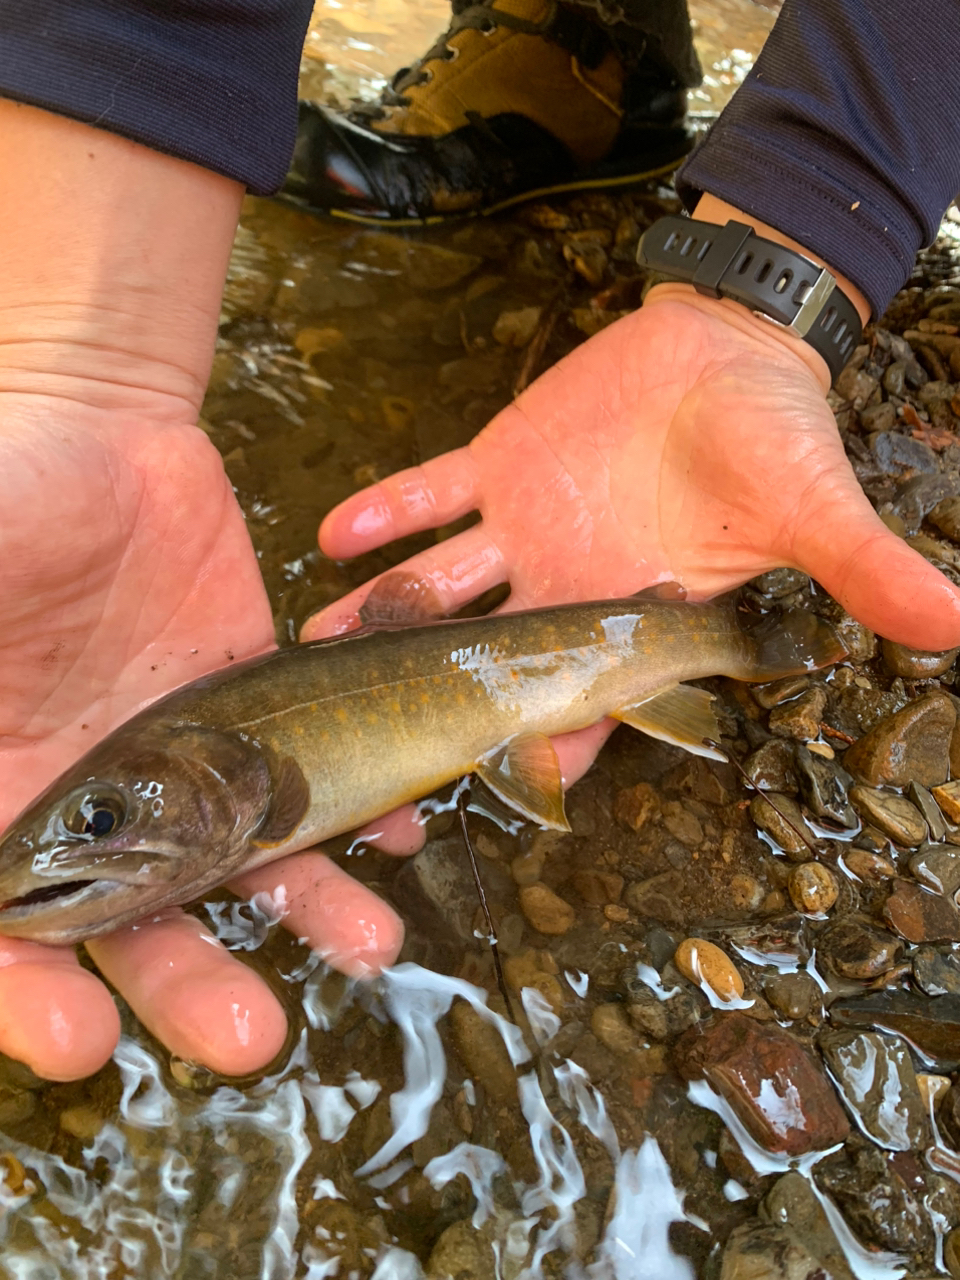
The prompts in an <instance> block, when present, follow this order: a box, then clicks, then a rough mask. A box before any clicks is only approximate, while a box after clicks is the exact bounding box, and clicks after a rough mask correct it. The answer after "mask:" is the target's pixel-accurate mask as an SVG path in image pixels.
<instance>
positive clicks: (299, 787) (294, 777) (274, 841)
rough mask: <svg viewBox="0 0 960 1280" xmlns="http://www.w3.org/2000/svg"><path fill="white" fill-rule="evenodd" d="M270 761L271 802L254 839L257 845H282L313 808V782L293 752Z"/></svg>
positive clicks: (264, 846)
mask: <svg viewBox="0 0 960 1280" xmlns="http://www.w3.org/2000/svg"><path fill="white" fill-rule="evenodd" d="M269 764H270V804H269V806H268V808H267V812H266V814H265V816H264V819H263V821H262V822H261V823H260V826H259V827H257V830H256V833H255V835H254V839H253V843H254V845H256V847H257V848H258V849H269V848H270V847H271V846H272V845H281V844H283V842H284V841H285V840H286V839H288V837H290V836H291V835H293V833H294V831H296V829H297V827H299V825H300V823H301V822H302V821H303V819H304V818H305V817H306V814H307V810H308V809H309V808H310V784H309V783H308V782H307V780H306V778H305V777H304V774H303V770H302V769H301V768H300V766H299V765H298V764H297V762H296V760H293V759H292V758H291V757H290V756H274V757H273V758H272V759H270V761H269Z"/></svg>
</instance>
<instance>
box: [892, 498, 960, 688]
mask: <svg viewBox="0 0 960 1280" xmlns="http://www.w3.org/2000/svg"><path fill="white" fill-rule="evenodd" d="M951 501H953V502H960V499H956V498H953V499H951ZM881 648H882V650H883V661H884V664H885V665H886V668H887V670H888V671H889V672H890V673H891V674H892V675H895V676H903V677H904V679H905V680H934V679H936V677H937V676H942V675H943V673H944V672H945V671H949V670H950V668H951V667H952V666H953V664H954V662H955V661H956V658H957V654H958V653H960V649H945V650H943V651H942V652H939V653H927V652H924V651H923V650H921V649H908V648H906V646H904V645H902V644H895V643H894V642H893V641H892V640H884V641H882V642H881Z"/></svg>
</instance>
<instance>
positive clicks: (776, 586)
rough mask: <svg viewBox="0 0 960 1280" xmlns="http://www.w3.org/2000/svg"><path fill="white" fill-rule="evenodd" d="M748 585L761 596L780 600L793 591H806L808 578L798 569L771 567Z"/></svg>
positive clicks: (808, 583)
mask: <svg viewBox="0 0 960 1280" xmlns="http://www.w3.org/2000/svg"><path fill="white" fill-rule="evenodd" d="M750 585H751V586H752V587H753V588H754V590H756V591H759V592H760V594H761V595H763V596H770V597H772V598H773V599H774V600H782V599H783V597H784V596H791V595H793V593H794V592H795V591H806V590H807V589H808V587H809V586H810V579H809V578H808V577H807V575H806V574H805V573H801V572H800V570H799V569H771V570H770V571H769V572H768V573H762V574H761V575H760V577H759V578H754V579H753V581H752V582H751V584H750Z"/></svg>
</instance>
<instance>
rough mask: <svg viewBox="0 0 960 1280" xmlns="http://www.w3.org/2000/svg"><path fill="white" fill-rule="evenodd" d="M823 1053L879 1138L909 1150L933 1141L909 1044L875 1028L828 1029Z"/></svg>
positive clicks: (891, 1148)
mask: <svg viewBox="0 0 960 1280" xmlns="http://www.w3.org/2000/svg"><path fill="white" fill-rule="evenodd" d="M820 1051H821V1053H822V1054H823V1056H824V1058H825V1059H826V1062H827V1066H828V1067H829V1068H830V1071H831V1073H832V1074H833V1077H834V1079H835V1080H836V1081H837V1083H838V1084H839V1086H840V1089H841V1091H842V1092H843V1095H844V1097H845V1098H846V1100H847V1104H848V1106H849V1107H850V1108H851V1110H852V1111H853V1112H854V1114H855V1115H856V1116H857V1118H858V1120H859V1122H860V1124H861V1125H862V1127H863V1129H864V1130H865V1131H866V1132H867V1133H868V1134H869V1135H870V1137H871V1138H873V1140H874V1142H876V1143H878V1144H879V1145H880V1146H881V1147H886V1148H887V1150H889V1151H909V1150H911V1149H913V1148H915V1147H919V1146H922V1145H923V1144H924V1143H925V1142H928V1141H929V1138H930V1133H929V1127H928V1125H927V1113H926V1108H925V1106H924V1103H923V1099H922V1098H921V1096H920V1090H919V1088H918V1087H917V1078H916V1074H915V1072H914V1069H913V1063H912V1061H911V1060H910V1054H909V1052H908V1050H907V1046H906V1044H905V1043H904V1042H903V1041H902V1040H901V1039H899V1037H897V1036H889V1035H886V1036H883V1035H879V1034H878V1033H877V1032H875V1031H861V1032H857V1031H829V1032H826V1033H825V1034H824V1035H822V1036H821V1037H820Z"/></svg>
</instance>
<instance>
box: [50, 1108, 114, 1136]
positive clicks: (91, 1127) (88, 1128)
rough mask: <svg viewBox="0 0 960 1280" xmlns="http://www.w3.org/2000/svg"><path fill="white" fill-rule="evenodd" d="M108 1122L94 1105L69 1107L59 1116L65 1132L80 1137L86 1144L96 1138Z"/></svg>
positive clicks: (61, 1126)
mask: <svg viewBox="0 0 960 1280" xmlns="http://www.w3.org/2000/svg"><path fill="white" fill-rule="evenodd" d="M106 1122H107V1121H106V1117H104V1116H102V1115H100V1114H99V1113H98V1112H97V1111H95V1110H94V1109H93V1107H67V1108H65V1109H64V1110H63V1111H61V1112H60V1117H59V1123H60V1128H61V1129H62V1130H63V1132H64V1133H69V1134H71V1135H72V1136H73V1137H74V1138H79V1140H80V1141H81V1142H83V1143H85V1144H86V1143H90V1142H92V1141H93V1140H94V1138H95V1137H96V1136H97V1134H98V1133H99V1132H100V1130H101V1129H102V1128H103V1126H104V1125H105V1124H106Z"/></svg>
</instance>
